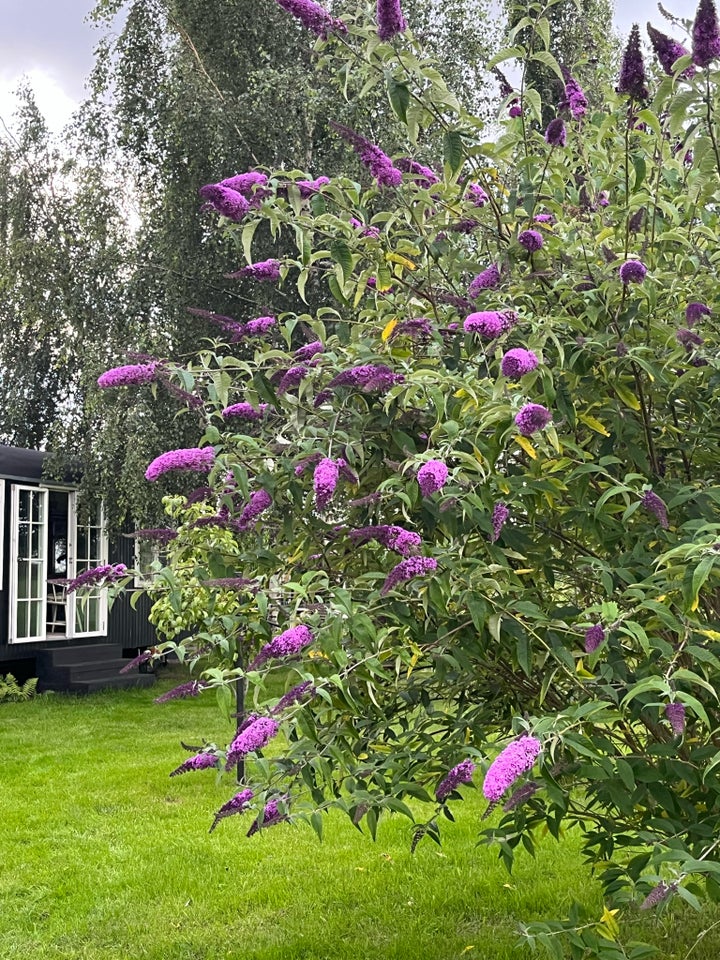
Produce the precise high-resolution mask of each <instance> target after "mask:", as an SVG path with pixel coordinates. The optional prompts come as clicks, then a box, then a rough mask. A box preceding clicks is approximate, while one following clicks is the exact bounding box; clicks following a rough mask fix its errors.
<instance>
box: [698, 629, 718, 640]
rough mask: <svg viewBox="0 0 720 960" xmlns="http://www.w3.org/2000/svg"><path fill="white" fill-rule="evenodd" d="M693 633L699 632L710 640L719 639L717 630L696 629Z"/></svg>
mask: <svg viewBox="0 0 720 960" xmlns="http://www.w3.org/2000/svg"><path fill="white" fill-rule="evenodd" d="M695 633H699V634H701V635H702V636H703V637H708V638H709V639H710V640H720V633H718V632H717V630H696V631H695Z"/></svg>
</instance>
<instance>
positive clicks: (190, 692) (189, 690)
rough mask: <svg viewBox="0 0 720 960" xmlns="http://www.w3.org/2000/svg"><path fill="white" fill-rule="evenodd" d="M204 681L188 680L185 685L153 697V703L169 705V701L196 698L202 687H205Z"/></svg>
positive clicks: (205, 682)
mask: <svg viewBox="0 0 720 960" xmlns="http://www.w3.org/2000/svg"><path fill="white" fill-rule="evenodd" d="M207 686H208V683H207V681H206V680H189V681H188V682H187V683H181V684H180V685H179V686H177V687H173V688H172V690H168V691H167V692H166V693H162V694H160V696H159V697H155V703H169V702H170V701H171V700H186V699H187V698H188V697H197V696H199V694H200V691H201V690H203V688H204V687H207Z"/></svg>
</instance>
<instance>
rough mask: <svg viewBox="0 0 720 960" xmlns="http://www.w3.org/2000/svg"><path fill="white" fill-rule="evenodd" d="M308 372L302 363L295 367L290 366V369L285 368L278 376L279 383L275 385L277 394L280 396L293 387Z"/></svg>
mask: <svg viewBox="0 0 720 960" xmlns="http://www.w3.org/2000/svg"><path fill="white" fill-rule="evenodd" d="M308 373H309V370H308V368H307V367H306V366H304V365H302V364H301V365H300V366H297V367H290V369H289V370H286V371H285V372H284V373H283V375H282V377H281V378H280V383H279V384H278V387H277V395H278V396H279V397H282V396H283V394H285V393H287V392H288V390H292V389H293V388H294V387H297V386H298V384H299V383H301V382H302V381H303V380H304V379H305V377H306V376H307V375H308Z"/></svg>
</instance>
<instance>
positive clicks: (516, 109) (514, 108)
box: [508, 99, 522, 120]
mask: <svg viewBox="0 0 720 960" xmlns="http://www.w3.org/2000/svg"><path fill="white" fill-rule="evenodd" d="M508 116H509V117H512V119H513V120H514V119H515V117H521V116H522V107H521V106H520V101H519V100H517V99H515V100H513V102H512V104H511V105H510V109H509V110H508Z"/></svg>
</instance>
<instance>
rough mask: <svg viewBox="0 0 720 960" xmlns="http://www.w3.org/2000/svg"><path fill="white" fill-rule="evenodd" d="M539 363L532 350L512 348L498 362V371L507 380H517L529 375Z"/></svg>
mask: <svg viewBox="0 0 720 960" xmlns="http://www.w3.org/2000/svg"><path fill="white" fill-rule="evenodd" d="M539 362H540V361H539V360H538V358H537V355H536V354H534V353H533V352H532V350H525V349H524V347H514V348H513V349H512V350H508V352H507V353H506V354H505V356H504V357H503V358H502V360H501V362H500V370H501V372H502V375H503V376H504V377H507V378H508V380H519V379H520V377H524V376H525V374H526V373H530V371H531V370H534V369H535V367H537V365H538V363H539Z"/></svg>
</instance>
